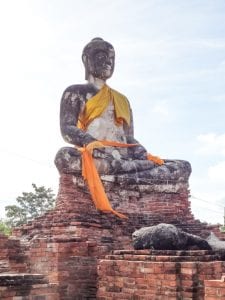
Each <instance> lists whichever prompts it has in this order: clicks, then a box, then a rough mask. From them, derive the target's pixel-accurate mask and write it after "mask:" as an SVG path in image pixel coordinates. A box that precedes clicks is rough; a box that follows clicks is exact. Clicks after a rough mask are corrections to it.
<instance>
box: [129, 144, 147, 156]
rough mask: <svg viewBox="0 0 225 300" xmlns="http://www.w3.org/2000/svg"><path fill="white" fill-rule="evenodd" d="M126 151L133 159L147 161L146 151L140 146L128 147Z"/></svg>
mask: <svg viewBox="0 0 225 300" xmlns="http://www.w3.org/2000/svg"><path fill="white" fill-rule="evenodd" d="M128 151H129V154H130V156H131V157H132V158H133V159H147V151H146V149H145V148H144V147H143V146H142V145H138V146H134V147H130V148H128Z"/></svg>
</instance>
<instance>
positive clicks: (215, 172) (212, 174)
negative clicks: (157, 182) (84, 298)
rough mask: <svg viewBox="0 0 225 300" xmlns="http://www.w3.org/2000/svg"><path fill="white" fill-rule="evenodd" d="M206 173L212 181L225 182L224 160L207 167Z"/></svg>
mask: <svg viewBox="0 0 225 300" xmlns="http://www.w3.org/2000/svg"><path fill="white" fill-rule="evenodd" d="M208 175H209V178H210V179H211V180H212V181H214V182H217V183H224V184H225V161H221V162H219V163H217V164H216V165H214V166H211V167H209V169H208Z"/></svg>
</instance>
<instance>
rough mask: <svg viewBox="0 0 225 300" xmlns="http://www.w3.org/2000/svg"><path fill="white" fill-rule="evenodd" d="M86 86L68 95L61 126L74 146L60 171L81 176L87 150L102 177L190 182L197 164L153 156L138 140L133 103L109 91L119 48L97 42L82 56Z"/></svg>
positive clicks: (64, 151) (61, 157) (63, 152)
mask: <svg viewBox="0 0 225 300" xmlns="http://www.w3.org/2000/svg"><path fill="white" fill-rule="evenodd" d="M82 61H83V64H84V67H85V79H86V81H87V82H86V83H84V84H75V85H72V86H69V87H68V88H67V89H66V90H65V91H64V93H63V95H62V100H61V107H60V127H61V133H62V136H63V138H64V140H65V141H66V142H67V143H69V144H71V145H72V146H70V147H63V148H61V149H60V150H59V151H58V153H57V155H56V158H55V164H56V167H57V169H58V170H59V172H60V173H66V174H74V175H80V174H81V169H82V159H81V154H82V151H81V149H84V148H85V149H87V150H88V151H89V152H90V153H91V155H92V157H93V160H94V164H95V167H96V169H97V172H98V174H100V176H102V175H113V176H115V177H117V178H120V179H121V180H123V181H124V182H126V183H127V184H146V183H148V182H149V181H151V182H152V181H154V180H155V181H187V180H188V177H189V175H190V173H191V166H190V164H189V163H188V162H187V161H183V160H169V159H164V160H161V159H159V158H157V157H155V156H152V155H149V154H148V152H147V150H146V149H145V147H144V146H142V145H141V144H140V143H139V142H138V141H137V140H136V139H135V138H134V131H133V116H132V110H131V107H130V103H129V101H128V99H127V98H126V97H125V96H124V95H123V94H121V93H119V92H118V91H116V90H114V89H112V88H111V87H109V86H108V85H107V83H106V81H107V80H108V79H109V78H110V77H111V76H112V74H113V71H114V64H115V51H114V48H113V46H112V45H111V44H110V43H108V42H106V41H104V40H103V39H101V38H94V39H93V40H91V42H90V43H88V44H87V45H86V46H85V47H84V50H83V53H82Z"/></svg>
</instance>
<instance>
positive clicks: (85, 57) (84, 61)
mask: <svg viewBox="0 0 225 300" xmlns="http://www.w3.org/2000/svg"><path fill="white" fill-rule="evenodd" d="M82 61H83V63H84V64H85V63H86V61H87V56H86V55H85V54H83V55H82Z"/></svg>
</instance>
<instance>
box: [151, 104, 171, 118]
mask: <svg viewBox="0 0 225 300" xmlns="http://www.w3.org/2000/svg"><path fill="white" fill-rule="evenodd" d="M153 112H154V113H156V114H157V115H158V116H159V117H163V118H167V117H168V116H169V114H170V113H169V109H168V106H167V104H166V103H165V102H161V103H158V104H156V105H155V106H154V107H153Z"/></svg>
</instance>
